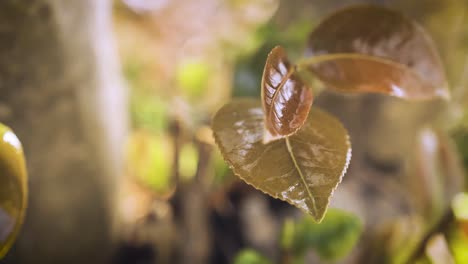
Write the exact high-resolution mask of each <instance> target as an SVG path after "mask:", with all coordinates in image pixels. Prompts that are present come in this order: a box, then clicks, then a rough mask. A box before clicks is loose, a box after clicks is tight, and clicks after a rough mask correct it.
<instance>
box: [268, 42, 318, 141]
mask: <svg viewBox="0 0 468 264" xmlns="http://www.w3.org/2000/svg"><path fill="white" fill-rule="evenodd" d="M312 100H313V98H312V90H311V89H309V88H307V87H306V86H305V84H304V83H303V82H302V81H301V80H300V78H299V77H298V76H297V74H296V73H295V68H294V66H293V65H291V63H290V62H289V61H288V58H287V56H286V52H285V51H284V49H283V48H282V47H280V46H276V47H275V48H274V49H273V50H272V51H271V52H270V54H269V55H268V58H267V61H266V63H265V68H264V70H263V77H262V104H263V110H264V112H265V131H264V132H265V133H264V142H265V143H267V142H270V141H273V140H277V139H280V138H283V137H286V136H289V135H292V134H294V133H295V132H296V131H297V130H299V128H300V127H301V126H302V125H303V124H304V122H305V121H306V120H307V115H308V114H309V110H310V106H311V105H312Z"/></svg>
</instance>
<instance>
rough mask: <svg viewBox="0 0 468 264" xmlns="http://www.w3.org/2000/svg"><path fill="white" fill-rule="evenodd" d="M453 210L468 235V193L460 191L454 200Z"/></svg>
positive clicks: (461, 227)
mask: <svg viewBox="0 0 468 264" xmlns="http://www.w3.org/2000/svg"><path fill="white" fill-rule="evenodd" d="M452 210H453V213H454V215H455V218H456V220H457V222H458V223H459V226H460V229H461V230H462V231H463V232H465V234H466V235H467V236H468V194H467V193H459V194H457V195H456V196H455V197H454V198H453V201H452Z"/></svg>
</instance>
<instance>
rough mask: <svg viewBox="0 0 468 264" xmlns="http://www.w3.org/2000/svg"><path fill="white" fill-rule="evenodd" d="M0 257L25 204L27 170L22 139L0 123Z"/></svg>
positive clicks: (16, 229)
mask: <svg viewBox="0 0 468 264" xmlns="http://www.w3.org/2000/svg"><path fill="white" fill-rule="evenodd" d="M0 185H1V186H2V187H1V188H0V258H1V257H3V256H4V255H5V254H6V253H7V252H8V250H9V249H10V247H11V246H12V244H13V242H14V241H15V239H16V236H17V235H18V232H19V230H20V228H21V225H22V223H23V218H24V214H25V211H26V206H27V194H28V189H27V172H26V166H25V161H24V155H23V149H22V147H21V143H20V141H19V140H18V138H17V137H16V135H15V134H14V133H13V132H12V131H11V129H10V128H8V127H6V126H4V125H3V124H1V123H0Z"/></svg>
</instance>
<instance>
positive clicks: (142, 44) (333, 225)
mask: <svg viewBox="0 0 468 264" xmlns="http://www.w3.org/2000/svg"><path fill="white" fill-rule="evenodd" d="M356 3H374V4H381V5H386V6H390V7H392V8H395V9H397V10H400V11H402V12H403V13H405V14H406V15H408V16H410V17H412V18H415V19H416V20H417V21H419V22H420V23H422V24H423V25H424V26H425V27H426V28H427V30H428V31H429V33H430V34H431V35H432V36H433V37H434V39H435V41H436V43H437V46H438V48H439V50H440V52H441V55H442V59H443V61H444V64H445V66H446V69H447V75H448V77H449V82H450V87H451V90H452V93H453V99H454V100H453V103H452V104H451V105H450V106H449V107H448V109H447V110H446V111H447V113H446V115H444V120H441V121H440V122H441V123H442V126H443V127H448V128H449V129H450V130H449V131H450V133H451V135H452V136H453V138H454V139H455V140H456V145H457V146H458V149H459V152H460V154H461V158H462V160H463V163H464V165H465V168H468V125H467V124H468V115H467V114H468V111H467V110H468V107H467V105H468V104H467V103H468V92H467V88H468V87H467V86H468V27H467V26H466V25H468V3H467V1H465V0H445V1H437V0H421V1H404V0H394V1H390V0H388V1H385V0H380V1H378V0H375V1H351V0H348V1H345V0H334V1H325V0H320V1H305V0H297V1H278V0H252V1H247V0H227V1H217V0H197V1H189V0H186V1H183V0H174V1H169V0H152V1H144V0H122V1H116V3H115V10H114V20H115V31H116V35H117V40H118V45H119V50H120V56H121V60H122V62H123V69H124V74H125V77H126V80H127V82H128V85H129V87H130V91H129V96H130V112H131V122H132V123H131V124H132V131H131V135H130V137H129V140H128V144H127V146H128V148H127V166H126V168H127V170H126V179H127V180H126V185H124V186H123V189H124V191H123V192H122V193H123V194H122V196H123V198H122V199H124V200H125V201H127V202H125V203H122V204H124V206H121V207H122V208H120V209H121V211H120V213H121V214H123V215H125V217H124V219H126V221H127V222H128V223H129V226H132V225H133V224H134V226H135V227H132V228H131V230H130V231H129V234H130V235H129V234H126V236H125V237H124V238H123V239H124V240H130V241H133V242H135V241H139V242H138V243H136V244H134V245H133V246H131V247H130V248H133V247H137V246H135V245H141V243H143V244H144V243H149V244H152V245H158V246H157V251H158V256H157V259H158V260H159V261H161V262H158V263H164V262H162V261H168V260H171V262H170V263H173V262H172V260H174V258H176V259H177V258H180V259H182V260H183V259H184V257H187V256H194V255H195V256H199V257H200V258H201V259H203V260H205V261H208V260H209V261H211V263H225V262H231V261H234V263H236V264H249V263H255V264H263V263H276V262H277V260H278V259H280V260H282V261H283V262H282V263H308V262H304V261H305V260H306V259H307V260H309V261H310V260H314V259H316V260H317V259H321V260H324V261H326V262H325V263H336V262H339V260H340V259H341V258H343V257H345V256H346V255H347V254H349V252H351V250H352V249H353V247H354V245H355V244H356V242H357V241H358V240H359V238H360V235H361V233H362V232H363V230H362V229H363V225H362V223H361V222H360V219H358V218H356V217H355V216H353V215H352V214H350V213H347V212H343V211H339V210H336V209H335V210H330V211H329V212H328V213H327V215H326V217H325V220H324V221H323V223H322V224H320V225H318V224H315V223H313V221H311V219H310V218H309V217H308V216H303V215H302V213H300V212H298V211H297V210H295V209H293V208H290V207H289V206H287V205H285V204H284V203H282V202H280V201H275V200H271V199H268V198H267V197H266V196H264V195H263V194H259V193H258V192H256V191H254V190H253V189H252V188H250V187H249V186H246V185H245V184H243V183H240V182H239V180H238V179H237V178H236V177H234V176H233V174H232V172H231V171H230V170H229V168H227V166H226V165H225V163H224V161H223V160H222V157H221V156H220V154H219V153H218V151H217V150H216V148H215V147H214V142H213V138H212V136H211V130H210V128H209V127H210V119H211V117H212V115H213V114H214V112H215V111H216V110H217V109H218V108H219V107H220V106H221V105H223V104H224V103H225V102H226V101H227V100H228V99H229V98H230V97H231V96H234V97H236V96H253V97H257V96H259V94H260V79H261V74H262V71H263V67H264V62H265V58H266V55H267V54H268V52H269V51H270V50H271V48H273V47H274V46H276V45H282V46H284V47H285V49H286V50H287V51H288V54H289V55H290V57H291V59H292V61H294V60H296V59H298V58H300V57H301V56H302V54H303V51H304V49H305V44H306V41H307V37H308V34H309V32H310V31H311V30H312V29H313V28H314V27H315V26H316V25H317V23H318V22H319V21H320V19H322V18H323V17H324V15H325V14H328V13H330V12H331V11H333V10H335V9H337V8H339V7H342V6H346V5H349V4H356ZM467 182H468V181H467ZM193 186H196V193H195V194H192V193H191V192H190V191H187V190H190V188H192V187H193ZM182 191H184V192H185V193H189V194H181V192H182ZM467 195H468V194H459V195H458V196H457V197H456V198H455V200H454V201H453V206H452V207H453V210H454V211H453V216H452V217H451V218H450V219H451V220H450V221H448V223H447V225H446V226H445V228H444V229H442V230H440V232H442V233H443V235H444V236H445V238H446V242H447V243H448V248H449V249H450V253H451V255H452V256H453V259H454V260H455V262H456V263H468V253H467V252H468V206H467V205H468V198H467ZM259 196H260V197H261V199H259V198H258V197H259ZM197 197H199V198H200V197H201V198H200V199H201V200H200V201H199V200H197V199H199V198H197ZM187 199H188V200H187ZM187 201H190V203H189V204H188V205H187V204H186V203H187ZM200 204H201V205H200ZM248 204H251V205H252V206H253V207H252V208H253V209H250V207H249V205H248ZM198 206H201V207H198ZM168 208H172V209H168ZM200 208H204V209H200ZM193 210H195V211H197V210H198V211H197V212H195V213H193ZM252 210H253V211H252ZM191 212H192V213H193V214H192V213H191ZM187 214H190V215H189V216H188V217H190V219H185V220H180V219H179V220H177V219H178V218H180V217H183V216H185V217H187ZM200 214H205V215H200ZM155 219H156V220H155ZM174 219H176V220H174ZM246 219H248V220H246ZM154 221H156V224H154V223H153V222H154ZM172 222H175V225H176V227H174V226H173V224H171V223H172ZM254 222H260V223H261V224H259V223H254ZM142 223H144V224H142ZM152 224H154V225H159V226H162V229H165V231H164V235H161V233H157V232H154V234H158V236H160V237H159V238H155V237H150V236H149V235H146V236H145V235H142V233H144V232H143V231H141V230H139V229H141V228H142V227H141V226H142V225H143V226H151V225H152ZM165 224H166V225H165ZM188 225H193V226H194V227H193V228H195V229H197V228H199V229H200V230H198V231H197V230H192V229H191V228H190V227H187V226H188ZM206 225H208V226H209V228H208V229H207V228H206ZM210 226H211V227H210ZM143 229H144V228H143ZM144 230H146V229H144ZM161 232H162V231H161ZM197 232H208V235H207V234H202V237H198V239H199V241H197V243H198V244H197V245H195V244H193V243H192V241H191V240H190V236H194V235H196V234H198V233H197ZM154 236H156V235H154ZM205 236H209V237H208V238H207V237H205ZM128 237H131V239H129V238H128ZM154 240H156V241H154ZM165 243H166V244H167V245H164V244H165ZM184 243H187V246H186V247H193V248H192V249H191V250H188V249H185V250H186V251H187V250H188V251H189V253H190V254H189V253H187V252H186V255H184V253H181V254H180V256H179V257H174V254H175V253H174V252H178V251H177V248H182V249H181V251H184V246H183V244H184ZM191 243H192V244H191ZM203 243H206V245H202V244H203ZM241 249H243V250H241ZM275 249H279V250H276V251H275ZM428 250H429V249H425V248H424V246H423V249H422V253H421V254H419V255H418V256H417V257H416V258H415V259H417V261H419V262H420V263H431V261H433V259H431V258H430V254H429V253H430V252H429V253H427V252H428ZM429 251H430V250H429ZM424 252H426V253H424ZM179 253H180V252H179ZM187 254H188V255H187ZM195 259H197V258H195ZM197 260H199V259H197ZM182 262H183V261H182ZM186 263H188V262H186ZM193 263H195V262H193ZM199 263H203V262H199ZM395 263H399V262H395Z"/></svg>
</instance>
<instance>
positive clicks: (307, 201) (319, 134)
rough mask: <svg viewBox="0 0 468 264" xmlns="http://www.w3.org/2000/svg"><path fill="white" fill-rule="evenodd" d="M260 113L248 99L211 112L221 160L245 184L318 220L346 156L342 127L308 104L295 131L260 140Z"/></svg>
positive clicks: (346, 142)
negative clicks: (264, 140)
mask: <svg viewBox="0 0 468 264" xmlns="http://www.w3.org/2000/svg"><path fill="white" fill-rule="evenodd" d="M263 116H264V114H263V110H262V107H261V104H260V102H258V101H256V100H253V99H238V100H235V101H232V102H231V103H229V104H227V105H225V106H224V107H222V108H221V109H220V110H219V111H218V112H217V113H216V115H215V117H214V119H213V132H214V136H215V140H216V143H217V145H218V147H219V148H220V150H221V153H222V154H223V157H224V159H225V160H226V161H227V162H228V164H229V165H230V166H231V168H232V169H233V171H234V173H235V174H237V175H238V176H239V177H240V178H242V179H243V180H244V181H245V182H247V183H248V184H251V185H253V186H254V187H255V188H257V189H259V190H261V191H263V192H265V193H267V194H269V195H271V196H272V197H275V198H279V199H281V200H284V201H286V202H288V203H290V204H292V205H294V206H296V207H298V208H300V209H302V210H303V211H305V212H307V213H310V214H311V215H312V216H313V217H314V219H315V220H316V221H320V220H321V219H322V217H323V215H324V213H325V211H326V209H327V206H328V203H329V199H330V197H331V195H332V193H333V190H334V189H335V188H336V186H337V185H338V183H340V182H341V179H342V177H343V175H344V173H345V172H346V169H347V167H348V164H349V160H350V158H351V146H350V142H349V138H348V133H347V131H346V129H345V128H344V127H343V126H342V125H341V123H340V122H339V121H338V120H337V119H335V118H334V117H332V116H331V115H329V114H327V113H325V112H323V111H321V110H319V109H316V108H313V109H311V112H310V114H309V117H308V120H307V121H306V123H305V124H304V126H303V127H302V128H301V129H300V130H299V131H298V132H297V133H296V134H294V135H293V136H290V137H289V138H286V139H280V140H277V141H273V142H271V143H268V144H263V143H262V139H263V129H264V124H263V123H264V118H263Z"/></svg>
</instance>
